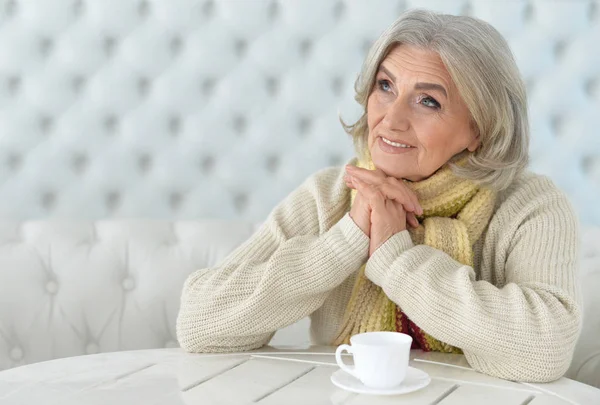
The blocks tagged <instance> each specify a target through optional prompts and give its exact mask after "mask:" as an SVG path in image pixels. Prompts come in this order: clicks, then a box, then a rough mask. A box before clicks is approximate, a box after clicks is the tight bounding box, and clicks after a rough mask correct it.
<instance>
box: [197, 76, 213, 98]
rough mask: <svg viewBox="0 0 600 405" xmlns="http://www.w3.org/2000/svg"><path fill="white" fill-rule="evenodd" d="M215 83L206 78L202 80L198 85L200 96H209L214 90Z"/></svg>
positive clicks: (211, 79) (210, 78)
mask: <svg viewBox="0 0 600 405" xmlns="http://www.w3.org/2000/svg"><path fill="white" fill-rule="evenodd" d="M216 82H217V81H216V80H215V79H214V78H212V77H207V78H206V79H204V80H202V83H201V84H200V88H201V90H202V94H204V95H205V96H210V95H211V94H212V92H213V90H214V88H215V84H216Z"/></svg>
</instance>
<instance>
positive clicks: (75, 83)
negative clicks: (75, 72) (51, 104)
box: [71, 76, 85, 93]
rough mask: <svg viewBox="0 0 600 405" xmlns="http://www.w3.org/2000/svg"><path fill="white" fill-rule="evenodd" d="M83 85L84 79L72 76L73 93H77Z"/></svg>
mask: <svg viewBox="0 0 600 405" xmlns="http://www.w3.org/2000/svg"><path fill="white" fill-rule="evenodd" d="M84 84H85V78H84V77H83V76H74V77H73V79H72V80H71V85H72V86H73V91H74V92H76V93H79V92H80V91H81V89H82V88H83V85H84Z"/></svg>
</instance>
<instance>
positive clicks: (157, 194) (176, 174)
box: [0, 0, 600, 386]
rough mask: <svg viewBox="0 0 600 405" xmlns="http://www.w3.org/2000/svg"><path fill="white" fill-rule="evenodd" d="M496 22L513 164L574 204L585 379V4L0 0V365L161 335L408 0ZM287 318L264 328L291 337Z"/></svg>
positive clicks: (598, 153) (589, 188)
mask: <svg viewBox="0 0 600 405" xmlns="http://www.w3.org/2000/svg"><path fill="white" fill-rule="evenodd" d="M414 6H419V7H427V8H431V9H435V10H438V11H445V12H450V13H454V14H470V15H473V16H476V17H480V18H483V19H485V20H487V21H489V22H490V23H492V24H493V25H494V26H496V27H497V28H498V29H499V30H500V31H501V32H502V33H503V34H504V35H505V36H506V38H507V40H508V41H509V43H510V45H511V48H512V49H513V51H514V54H515V57H516V59H517V63H518V64H519V67H520V68H521V70H522V72H523V75H524V78H525V80H526V83H527V86H528V94H529V102H530V114H531V115H530V117H531V128H532V144H531V154H532V162H531V167H532V169H533V170H535V171H537V172H540V173H544V174H547V175H549V176H550V177H552V179H553V180H554V181H555V182H556V184H557V185H559V187H561V188H562V189H563V190H565V191H566V192H567V194H568V195H569V196H570V198H571V200H572V201H573V204H574V206H575V207H576V209H577V211H578V213H579V216H580V220H581V223H582V228H583V230H584V233H583V238H582V242H583V247H584V249H583V251H582V267H581V277H582V288H583V290H584V293H585V299H586V302H585V316H586V323H585V326H584V330H583V334H582V339H581V341H580V342H579V345H578V349H577V353H576V356H575V358H574V361H573V366H572V368H571V370H570V371H569V376H570V377H573V378H576V379H578V380H580V381H583V382H587V383H590V384H593V385H596V386H600V339H599V337H598V336H599V335H600V301H599V300H598V298H597V295H594V294H597V291H600V229H599V228H598V226H600V209H599V208H598V205H597V201H598V196H600V136H598V129H597V125H596V123H597V114H598V111H600V68H599V66H600V48H598V46H597V43H598V41H599V40H600V4H598V1H587V0H581V1H578V0H562V1H561V0H528V1H519V0H514V1H507V2H504V1H495V2H491V1H474V0H472V1H467V0H464V1H463V0H457V1H444V0H414V1H412V0H404V1H403V0H370V1H368V2H366V1H364V2H363V1H351V0H303V1H302V2H300V1H290V2H287V1H283V0H280V1H277V0H252V1H228V0H220V1H216V0H168V1H167V0H154V1H150V0H47V1H43V2H42V1H37V0H0V218H2V219H0V300H1V305H0V368H7V367H13V366H16V365H20V364H25V363H30V362H35V361H40V360H45V359H50V358H55V357H62V356H72V355H80V354H85V353H94V352H98V351H110V350H126V349H142V348H151V347H171V346H175V345H177V343H176V340H175V334H174V324H175V317H176V314H177V309H178V305H179V301H178V299H179V293H180V289H181V285H182V283H183V280H184V279H185V278H186V276H187V275H188V274H189V273H191V272H192V271H193V270H195V269H197V268H201V267H207V266H212V265H214V264H216V263H217V262H218V261H219V260H220V259H222V258H223V257H224V256H225V255H226V254H227V253H228V252H230V251H231V250H232V249H233V248H234V247H235V246H237V245H238V244H240V243H241V242H242V241H243V240H245V239H247V238H248V237H249V236H250V235H251V234H252V232H253V231H254V230H255V229H256V226H257V224H259V223H260V221H262V220H263V219H264V217H265V216H266V215H267V214H268V212H269V211H270V210H271V209H272V208H273V207H274V206H275V204H276V203H277V202H278V201H280V200H281V199H283V197H285V196H286V195H287V194H288V193H289V192H290V191H291V190H292V189H293V188H295V187H296V186H297V185H298V184H299V183H300V182H301V181H302V180H304V179H305V178H306V177H307V176H308V175H310V174H311V173H314V172H315V171H316V170H318V169H320V168H322V167H325V166H329V165H337V164H341V163H342V162H343V161H345V160H346V159H348V158H349V157H350V156H352V145H351V143H350V141H349V139H348V138H347V137H346V135H345V134H344V133H343V131H342V129H341V127H340V125H339V122H338V120H337V115H338V112H339V113H341V115H342V117H343V118H345V119H346V120H347V121H352V119H354V118H356V117H357V114H358V110H357V107H356V105H355V104H354V101H353V89H352V85H353V82H354V79H355V77H356V74H357V72H358V70H359V68H360V64H361V62H362V59H363V57H364V55H365V52H366V50H367V49H368V46H369V45H370V44H371V43H372V41H373V40H374V39H375V38H376V37H377V35H378V34H379V33H380V32H381V30H382V29H383V28H385V27H386V26H387V25H388V24H389V23H391V22H392V21H393V20H394V19H395V18H396V17H397V15H398V14H399V13H400V12H401V11H402V10H404V9H406V8H407V7H414ZM306 328H307V321H306V320H302V321H301V322H300V323H299V324H296V325H292V326H290V327H289V328H286V329H284V330H281V331H280V332H278V333H277V334H276V336H275V338H274V340H273V343H279V344H292V343H299V344H304V343H307V340H308V335H307V334H306Z"/></svg>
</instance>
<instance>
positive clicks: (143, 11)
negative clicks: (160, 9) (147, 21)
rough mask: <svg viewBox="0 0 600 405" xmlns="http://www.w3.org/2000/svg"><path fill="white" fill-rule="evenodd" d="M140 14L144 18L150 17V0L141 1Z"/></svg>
mask: <svg viewBox="0 0 600 405" xmlns="http://www.w3.org/2000/svg"><path fill="white" fill-rule="evenodd" d="M138 14H139V15H140V17H142V18H145V17H148V14H150V3H148V1H146V0H142V1H140V4H139V5H138Z"/></svg>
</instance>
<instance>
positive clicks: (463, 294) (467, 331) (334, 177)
mask: <svg viewBox="0 0 600 405" xmlns="http://www.w3.org/2000/svg"><path fill="white" fill-rule="evenodd" d="M355 88H356V92H357V95H356V99H357V101H358V102H359V103H360V104H361V105H362V106H363V107H364V114H363V115H362V117H361V118H360V119H359V120H358V121H357V122H356V123H354V124H353V125H344V126H345V128H346V130H347V131H348V133H349V134H351V135H352V137H353V141H354V145H355V149H356V157H355V158H353V159H351V160H350V161H349V162H348V163H349V164H348V165H346V167H344V168H342V167H329V168H325V169H322V170H320V171H318V172H317V173H315V174H313V175H312V176H310V177H309V178H308V179H307V180H306V181H305V182H304V183H303V184H302V185H300V186H299V187H298V188H297V189H296V190H294V191H293V192H292V193H291V194H290V195H289V196H287V197H286V198H285V199H284V200H283V201H282V202H281V203H280V204H279V205H278V206H277V207H275V208H274V209H273V211H272V212H271V213H270V215H269V216H268V219H267V220H266V222H265V223H264V224H263V225H262V226H261V227H260V229H259V230H258V231H257V232H256V233H255V234H254V235H253V236H252V237H251V238H250V239H249V240H247V241H246V242H245V243H243V244H242V245H241V246H240V247H238V248H237V249H236V250H235V251H234V252H232V253H231V254H230V255H229V256H228V257H227V258H226V259H225V260H224V261H223V262H222V263H221V264H220V265H219V266H217V267H215V268H208V269H201V270H198V271H196V272H195V273H193V274H192V275H191V276H190V277H189V278H188V279H187V281H186V283H185V285H184V288H183V295H182V298H181V311H180V313H179V316H178V320H177V335H178V338H179V341H180V343H181V346H182V347H183V348H184V349H186V350H188V351H192V352H226V351H241V350H249V349H254V348H258V347H260V346H262V345H264V344H266V343H268V342H269V340H270V339H271V337H272V336H273V334H274V333H275V332H276V331H277V330H278V329H280V328H282V327H285V326H287V325H290V324H292V323H294V322H296V321H298V320H300V319H302V318H304V317H306V316H310V317H311V321H312V322H311V339H312V341H313V343H314V344H326V345H331V344H333V345H337V344H341V343H342V342H347V341H348V339H349V337H350V336H352V335H353V334H356V333H360V332H365V331H380V330H385V331H398V332H403V333H407V334H410V335H411V336H413V338H414V339H413V348H420V349H422V350H425V351H430V350H435V351H442V352H451V353H464V355H465V357H466V359H467V361H468V362H469V364H470V365H471V366H472V367H473V368H474V369H475V370H478V371H481V372H484V373H487V374H490V375H493V376H496V377H500V378H505V379H510V380H520V381H530V382H547V381H552V380H555V379H558V378H559V377H561V376H562V375H563V374H564V373H565V371H566V370H567V369H568V367H569V365H570V361H571V357H572V353H573V350H574V347H575V343H576V341H577V338H578V336H579V331H580V326H581V319H582V312H581V302H580V290H579V286H578V284H577V280H576V268H577V262H576V259H577V255H578V248H577V237H578V235H577V233H578V225H577V223H578V222H577V218H576V216H575V214H574V211H573V208H572V207H571V205H570V203H569V202H568V200H567V198H566V197H565V195H564V194H563V193H562V192H561V191H559V190H558V189H557V187H556V186H555V185H554V184H553V183H552V182H551V181H550V180H549V179H548V178H546V177H544V176H541V175H537V174H534V173H531V172H529V171H527V170H525V166H526V164H527V159H528V138H529V135H528V128H529V127H528V120H527V102H526V93H525V88H524V85H523V81H522V79H521V77H520V73H519V71H518V68H517V66H516V64H515V61H514V59H513V57H512V54H511V51H510V49H509V47H508V45H507V43H506V41H505V40H504V39H503V38H502V36H501V35H500V34H499V33H498V32H497V31H496V30H495V29H494V28H493V27H491V26H490V25H489V24H487V23H485V22H483V21H480V20H478V19H475V18H470V17H462V16H452V15H442V14H436V13H433V12H427V11H423V10H412V11H408V12H406V13H404V14H403V15H402V16H401V17H400V18H399V19H398V20H396V21H395V22H394V23H393V24H392V25H391V26H390V27H389V28H388V29H387V30H386V31H385V32H383V34H382V35H381V37H380V38H379V39H378V40H377V41H376V42H375V43H374V44H373V46H372V48H371V50H370V52H369V54H368V56H367V58H366V60H365V62H364V65H363V68H362V71H361V73H360V75H359V77H358V80H357V82H356V85H355Z"/></svg>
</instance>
